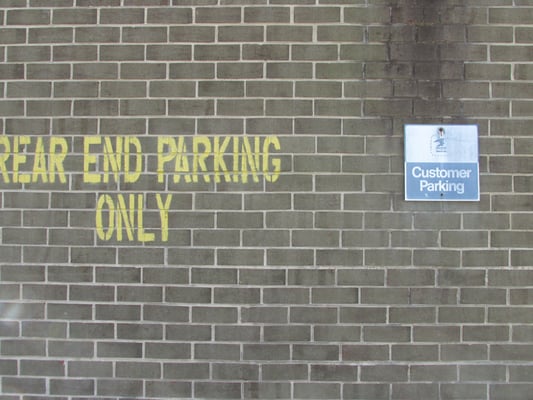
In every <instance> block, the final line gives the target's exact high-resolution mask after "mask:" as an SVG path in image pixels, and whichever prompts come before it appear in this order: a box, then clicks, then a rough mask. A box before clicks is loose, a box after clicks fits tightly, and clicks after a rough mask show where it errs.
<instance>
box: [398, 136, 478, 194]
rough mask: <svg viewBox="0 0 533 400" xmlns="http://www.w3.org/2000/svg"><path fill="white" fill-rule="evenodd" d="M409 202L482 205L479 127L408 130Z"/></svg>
mask: <svg viewBox="0 0 533 400" xmlns="http://www.w3.org/2000/svg"><path fill="white" fill-rule="evenodd" d="M405 200H417V201H479V160H478V131H477V125H406V126H405Z"/></svg>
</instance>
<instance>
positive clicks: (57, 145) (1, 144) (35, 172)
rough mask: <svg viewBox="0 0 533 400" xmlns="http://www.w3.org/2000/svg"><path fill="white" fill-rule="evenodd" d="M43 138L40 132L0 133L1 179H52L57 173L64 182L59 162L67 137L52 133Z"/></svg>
mask: <svg viewBox="0 0 533 400" xmlns="http://www.w3.org/2000/svg"><path fill="white" fill-rule="evenodd" d="M46 142H47V143H45V139H44V138H43V137H41V136H39V137H37V138H35V137H32V136H25V135H20V136H7V135H3V136H0V176H2V180H3V181H4V182H5V183H11V182H13V183H54V182H55V181H56V177H58V179H59V182H61V183H66V182H67V178H66V176H65V168H64V166H63V163H64V161H65V157H66V156H67V153H68V144H67V141H66V139H65V138H62V137H57V136H52V137H50V138H47V140H46ZM30 156H33V162H32V161H31V157H30ZM10 172H11V177H10V174H9V173H10Z"/></svg>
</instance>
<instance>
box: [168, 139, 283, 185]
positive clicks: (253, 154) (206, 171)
mask: <svg viewBox="0 0 533 400" xmlns="http://www.w3.org/2000/svg"><path fill="white" fill-rule="evenodd" d="M189 139H190V140H189V141H188V142H186V139H185V137H183V136H178V137H172V136H160V137H158V142H157V181H158V182H159V183H162V182H164V180H165V175H166V174H168V175H169V176H171V177H172V181H173V182H174V183H179V182H181V179H182V178H183V182H185V183H190V182H198V181H199V180H200V177H201V178H202V179H203V181H204V182H211V179H213V180H214V182H216V183H218V182H222V181H224V182H242V183H247V182H248V179H249V178H250V177H251V180H252V181H253V182H259V179H260V176H261V175H262V176H263V177H264V179H265V180H266V181H267V182H275V181H276V180H277V179H278V178H279V174H280V170H281V160H280V159H279V158H278V157H273V156H272V151H273V150H279V149H280V147H281V146H280V142H279V139H278V137H276V136H267V137H260V136H256V137H252V138H249V137H247V136H243V137H240V136H222V137H218V136H215V137H207V136H193V137H192V138H189Z"/></svg>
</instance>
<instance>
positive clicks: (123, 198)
mask: <svg viewBox="0 0 533 400" xmlns="http://www.w3.org/2000/svg"><path fill="white" fill-rule="evenodd" d="M155 198H156V202H157V208H158V210H159V226H158V227H157V229H156V230H157V231H159V232H160V238H159V239H160V240H161V241H162V242H166V241H168V211H169V209H170V205H171V203H172V195H171V194H168V195H166V196H163V195H161V194H159V193H156V194H155ZM147 211H149V210H146V209H145V195H144V194H134V193H130V194H127V195H125V194H120V193H119V194H114V195H111V194H103V195H101V196H99V197H98V202H97V204H96V234H97V235H98V238H99V239H100V240H102V241H109V240H112V239H115V240H116V241H118V242H121V241H123V240H124V239H126V240H128V241H138V242H153V241H155V240H157V239H158V238H156V234H155V233H154V232H148V231H147V230H146V226H145V219H144V216H145V212H147Z"/></svg>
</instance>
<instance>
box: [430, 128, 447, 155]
mask: <svg viewBox="0 0 533 400" xmlns="http://www.w3.org/2000/svg"><path fill="white" fill-rule="evenodd" d="M447 153H448V146H447V140H446V137H445V136H444V128H439V129H438V131H437V133H435V135H433V136H432V137H431V154H433V155H435V156H440V155H446V154H447Z"/></svg>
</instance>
